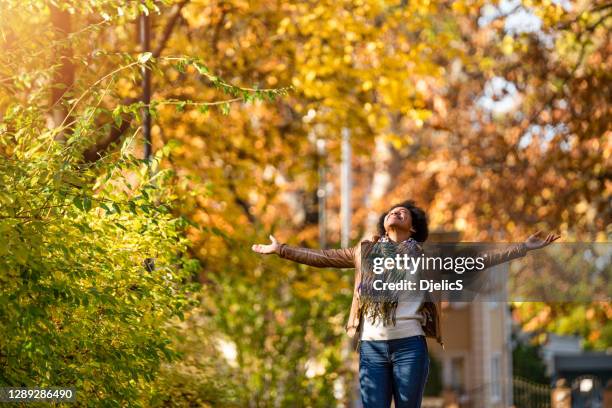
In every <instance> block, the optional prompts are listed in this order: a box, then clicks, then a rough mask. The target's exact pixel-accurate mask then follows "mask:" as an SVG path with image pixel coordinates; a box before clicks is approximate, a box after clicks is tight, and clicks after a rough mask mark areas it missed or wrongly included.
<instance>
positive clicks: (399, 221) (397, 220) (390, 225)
mask: <svg viewBox="0 0 612 408" xmlns="http://www.w3.org/2000/svg"><path fill="white" fill-rule="evenodd" d="M389 229H396V230H402V231H411V230H412V217H411V216H410V211H408V210H407V209H406V208H404V207H395V208H393V209H392V210H391V211H389V212H388V213H387V215H386V216H385V231H389Z"/></svg>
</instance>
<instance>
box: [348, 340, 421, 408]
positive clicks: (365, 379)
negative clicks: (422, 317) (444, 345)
mask: <svg viewBox="0 0 612 408" xmlns="http://www.w3.org/2000/svg"><path fill="white" fill-rule="evenodd" d="M428 374H429V353H428V350H427V342H426V341H425V336H410V337H404V338H401V339H393V340H364V341H362V342H361V344H360V346H359V385H360V389H361V400H362V401H363V406H364V408H389V407H390V406H391V397H392V396H393V400H394V401H395V408H419V407H420V406H421V400H422V399H423V391H424V389H425V384H426V382H427V376H428Z"/></svg>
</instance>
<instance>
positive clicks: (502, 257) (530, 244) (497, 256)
mask: <svg viewBox="0 0 612 408" xmlns="http://www.w3.org/2000/svg"><path fill="white" fill-rule="evenodd" d="M560 237H561V235H557V234H554V233H549V234H548V235H547V236H546V238H544V239H543V238H542V231H538V232H536V233H535V234H532V235H530V236H529V237H528V238H527V239H526V240H525V241H524V242H522V243H520V244H518V245H515V246H512V247H510V248H506V249H503V250H501V251H500V250H498V251H491V252H488V251H486V252H485V253H484V254H483V256H484V258H485V267H486V268H489V267H491V266H495V265H499V264H501V263H504V262H508V261H511V260H512V259H515V258H520V257H522V256H525V255H526V254H527V252H528V251H533V250H536V249H540V248H544V247H545V246H548V245H550V244H551V243H553V242H554V241H556V240H558V239H559V238H560Z"/></svg>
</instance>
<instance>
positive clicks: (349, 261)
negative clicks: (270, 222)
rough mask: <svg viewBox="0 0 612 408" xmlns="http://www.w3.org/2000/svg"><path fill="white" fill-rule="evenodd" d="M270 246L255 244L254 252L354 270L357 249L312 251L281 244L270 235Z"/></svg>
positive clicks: (311, 264) (318, 266)
mask: <svg viewBox="0 0 612 408" xmlns="http://www.w3.org/2000/svg"><path fill="white" fill-rule="evenodd" d="M270 241H271V243H270V244H267V245H264V244H255V245H253V247H252V249H253V251H255V252H257V253H258V254H264V255H268V254H277V255H278V256H280V257H281V258H284V259H289V260H291V261H294V262H298V263H301V264H305V265H310V266H315V267H317V268H354V267H355V247H351V248H341V249H310V248H301V247H295V246H291V245H287V244H280V243H279V242H278V241H277V240H276V238H274V236H272V235H270Z"/></svg>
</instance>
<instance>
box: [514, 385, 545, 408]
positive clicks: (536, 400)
mask: <svg viewBox="0 0 612 408" xmlns="http://www.w3.org/2000/svg"><path fill="white" fill-rule="evenodd" d="M551 392H552V388H551V387H550V385H547V384H538V383H534V382H532V381H529V380H526V379H524V378H521V377H513V378H512V398H513V401H514V405H515V406H516V407H517V408H550V405H551V404H550V396H551Z"/></svg>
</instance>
